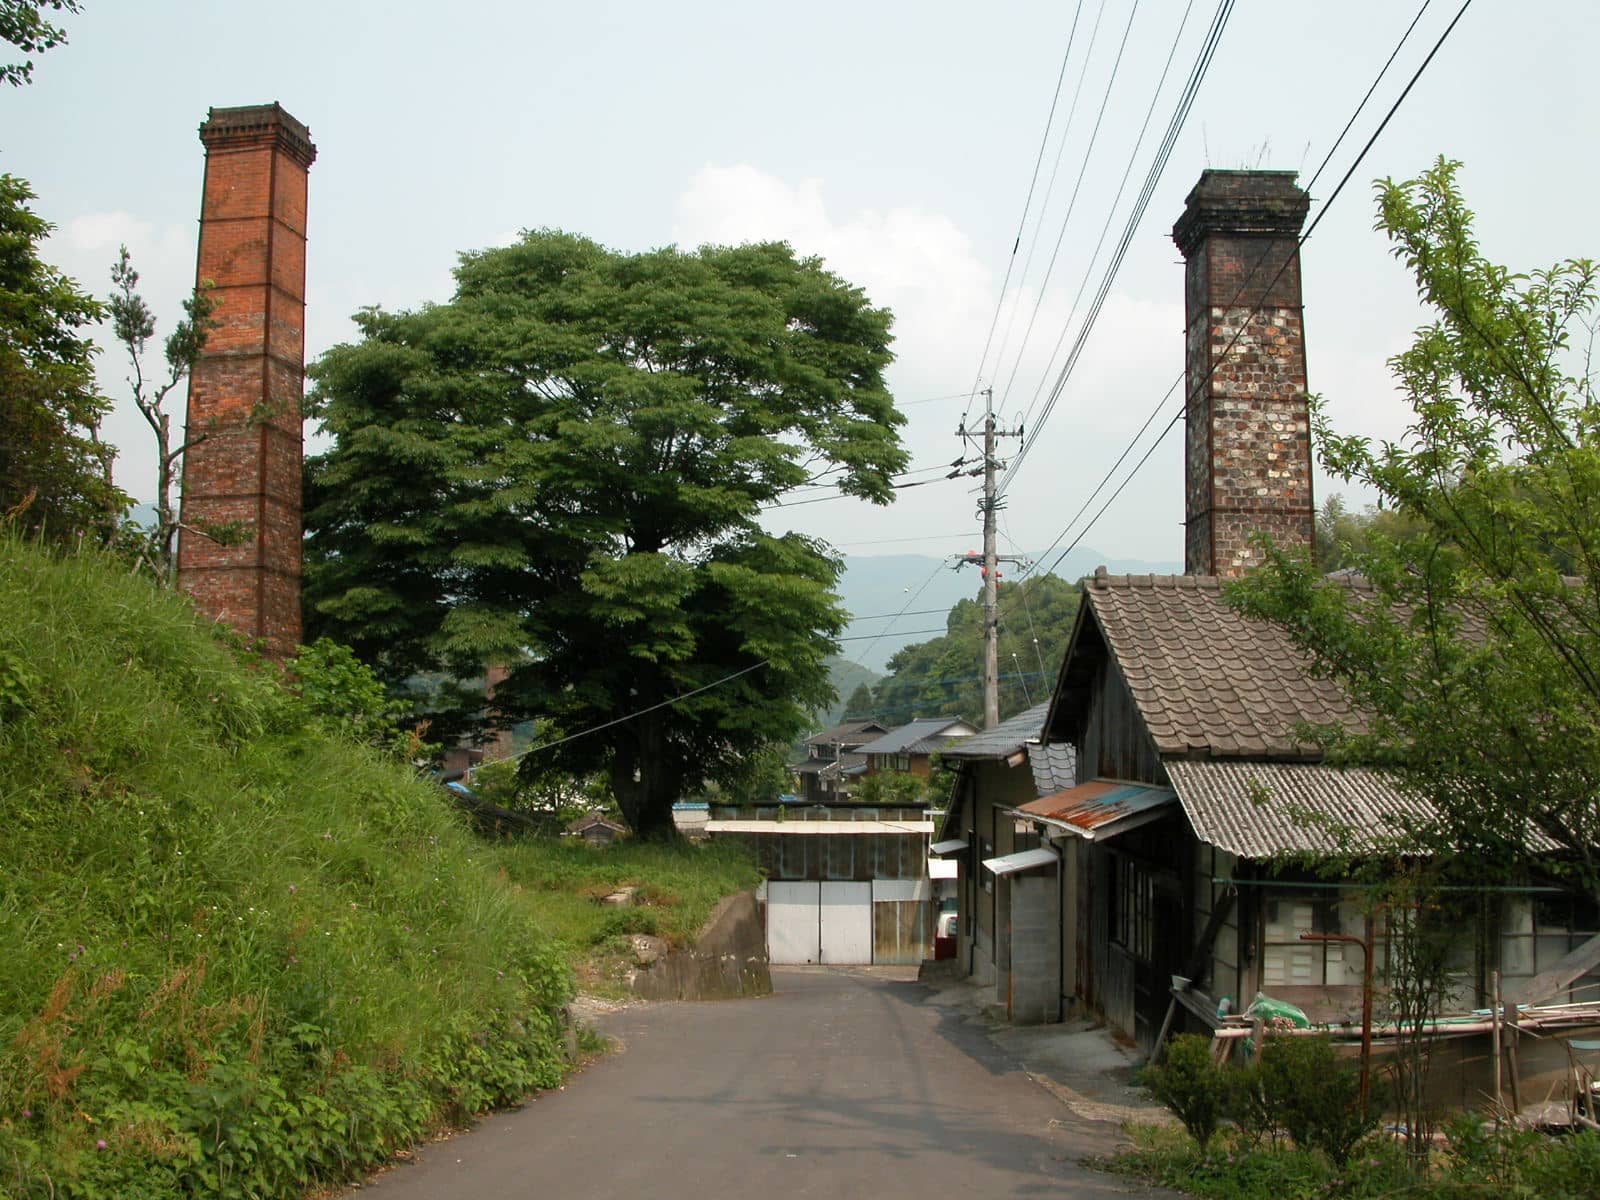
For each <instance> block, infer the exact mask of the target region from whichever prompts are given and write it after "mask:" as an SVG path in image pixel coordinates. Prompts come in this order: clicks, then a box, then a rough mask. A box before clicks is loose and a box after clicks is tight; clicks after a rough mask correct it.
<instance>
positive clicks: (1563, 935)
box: [1500, 894, 1600, 1003]
mask: <svg viewBox="0 0 1600 1200" xmlns="http://www.w3.org/2000/svg"><path fill="white" fill-rule="evenodd" d="M1597 932H1600V911H1597V910H1596V905H1595V902H1594V901H1593V900H1592V899H1591V898H1589V897H1587V896H1566V895H1552V894H1537V895H1533V896H1513V897H1509V898H1507V899H1506V901H1505V902H1504V908H1503V916H1502V918H1501V927H1500V970H1501V972H1502V974H1503V975H1504V978H1505V982H1506V984H1507V985H1509V984H1510V983H1511V981H1512V980H1513V979H1519V978H1521V979H1526V978H1528V977H1529V976H1532V975H1537V974H1539V973H1540V972H1541V971H1547V970H1549V969H1550V968H1551V967H1552V966H1554V965H1555V963H1556V962H1557V961H1558V960H1559V959H1561V958H1563V957H1565V956H1566V954H1567V952H1568V951H1569V950H1575V949H1577V948H1578V947H1579V946H1581V945H1582V944H1583V943H1584V942H1586V941H1588V940H1589V939H1590V938H1591V937H1594V936H1595V934H1596V933H1597ZM1596 999H1600V973H1594V972H1591V973H1590V974H1589V975H1586V976H1584V977H1583V978H1582V979H1578V980H1575V981H1574V983H1573V987H1572V989H1571V992H1570V993H1565V994H1560V995H1557V996H1556V997H1555V998H1554V1002H1555V1003H1562V1002H1575V1003H1582V1002H1585V1001H1591V1000H1596Z"/></svg>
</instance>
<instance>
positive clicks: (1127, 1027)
mask: <svg viewBox="0 0 1600 1200" xmlns="http://www.w3.org/2000/svg"><path fill="white" fill-rule="evenodd" d="M1136 973H1137V965H1136V964H1135V963H1134V961H1133V957H1132V956H1131V955H1130V954H1129V953H1128V952H1127V951H1126V950H1124V949H1122V948H1121V947H1120V946H1107V947H1106V973H1105V988H1104V992H1105V1003H1104V1006H1103V1012H1104V1013H1105V1018H1106V1021H1107V1023H1108V1024H1110V1025H1112V1026H1113V1027H1114V1028H1116V1029H1119V1030H1121V1031H1122V1032H1123V1033H1125V1034H1127V1035H1128V1036H1130V1037H1131V1036H1133V1032H1134V1029H1135V1028H1136V1026H1137V1025H1138V1015H1137V1013H1136V1012H1135V1010H1134V976H1135V974H1136Z"/></svg>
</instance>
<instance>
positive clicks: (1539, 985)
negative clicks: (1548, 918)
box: [1505, 933, 1600, 1008]
mask: <svg viewBox="0 0 1600 1200" xmlns="http://www.w3.org/2000/svg"><path fill="white" fill-rule="evenodd" d="M1597 966H1600V933H1597V934H1595V935H1594V937H1592V938H1590V939H1589V940H1588V941H1587V942H1585V943H1584V944H1583V945H1581V946H1579V947H1578V948H1577V949H1576V950H1573V951H1570V952H1569V953H1568V954H1567V955H1566V956H1565V957H1564V958H1562V959H1561V960H1560V961H1558V962H1557V963H1556V965H1555V966H1553V967H1551V968H1550V969H1549V970H1548V971H1543V972H1540V973H1539V974H1538V975H1535V976H1534V977H1533V978H1532V979H1530V980H1528V982H1527V983H1525V984H1523V985H1522V986H1521V987H1520V988H1518V989H1516V990H1515V991H1512V992H1508V993H1507V994H1506V997H1505V1000H1506V1003H1508V1004H1517V1005H1520V1006H1521V1007H1523V1008H1531V1007H1535V1006H1537V1005H1540V1004H1543V1003H1544V1002H1545V1001H1546V1000H1548V999H1550V997H1552V996H1554V995H1555V994H1556V993H1557V992H1562V991H1565V990H1566V989H1567V988H1568V987H1570V986H1571V985H1572V981H1573V980H1574V979H1577V978H1578V977H1579V976H1580V975H1587V974H1588V973H1589V972H1590V971H1591V970H1593V969H1594V968H1595V967H1597Z"/></svg>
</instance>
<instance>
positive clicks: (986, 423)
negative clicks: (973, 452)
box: [957, 388, 1023, 729]
mask: <svg viewBox="0 0 1600 1200" xmlns="http://www.w3.org/2000/svg"><path fill="white" fill-rule="evenodd" d="M983 401H984V403H983V499H982V500H980V501H979V502H978V515H979V516H980V517H981V518H982V520H983V557H982V558H981V559H979V558H978V557H977V556H976V555H973V554H968V555H966V556H965V557H964V558H963V559H962V560H961V562H962V563H971V562H974V561H978V562H981V563H982V565H983V571H982V574H983V727H984V728H985V729H993V728H994V727H995V726H996V725H998V724H1000V570H999V567H1000V564H1001V563H1002V562H1010V563H1020V562H1022V561H1023V560H1022V559H1021V558H1019V557H1017V556H1015V555H1009V554H1000V553H998V552H997V550H998V548H997V547H996V545H995V532H996V530H995V524H996V520H997V514H998V513H999V511H1000V509H1001V508H1002V507H1004V501H1003V500H1002V499H1001V498H1000V497H999V496H997V495H996V494H995V473H996V471H997V470H998V469H999V467H1000V460H999V459H998V458H996V457H995V452H994V449H995V439H996V438H1003V437H1017V438H1020V437H1021V436H1022V430H1021V428H1018V429H1014V430H1009V429H997V428H995V418H994V389H993V388H984V390H983ZM958 432H959V433H960V435H961V437H962V438H966V437H968V436H970V435H969V434H968V433H967V430H966V427H965V426H963V427H962V428H961V429H960V430H959V431H958ZM957 565H960V564H959V563H958V564H957Z"/></svg>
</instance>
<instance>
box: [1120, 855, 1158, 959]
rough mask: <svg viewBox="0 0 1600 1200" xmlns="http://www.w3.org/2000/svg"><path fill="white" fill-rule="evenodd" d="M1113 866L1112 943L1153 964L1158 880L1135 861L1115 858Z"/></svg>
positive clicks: (1141, 864)
mask: <svg viewBox="0 0 1600 1200" xmlns="http://www.w3.org/2000/svg"><path fill="white" fill-rule="evenodd" d="M1112 864H1113V876H1112V895H1111V940H1112V941H1113V942H1115V943H1116V944H1117V945H1119V946H1121V947H1122V948H1123V949H1124V950H1126V951H1127V952H1128V953H1129V954H1131V955H1132V956H1133V957H1134V958H1137V959H1139V960H1140V961H1141V962H1149V961H1150V956H1151V951H1152V948H1153V946H1154V944H1155V920H1154V913H1155V895H1156V887H1155V879H1154V877H1153V876H1152V875H1151V874H1150V871H1149V869H1148V868H1147V867H1145V866H1144V864H1143V863H1137V862H1134V861H1133V860H1132V859H1131V858H1121V857H1118V858H1114V859H1112Z"/></svg>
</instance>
